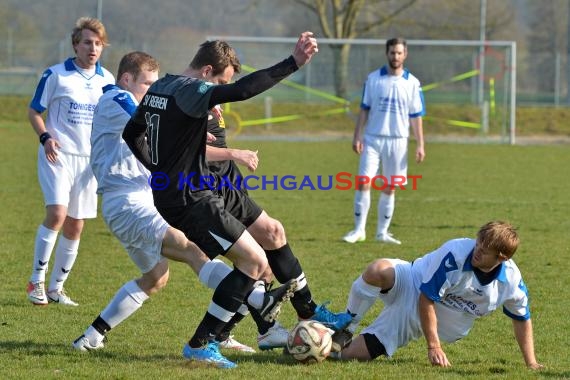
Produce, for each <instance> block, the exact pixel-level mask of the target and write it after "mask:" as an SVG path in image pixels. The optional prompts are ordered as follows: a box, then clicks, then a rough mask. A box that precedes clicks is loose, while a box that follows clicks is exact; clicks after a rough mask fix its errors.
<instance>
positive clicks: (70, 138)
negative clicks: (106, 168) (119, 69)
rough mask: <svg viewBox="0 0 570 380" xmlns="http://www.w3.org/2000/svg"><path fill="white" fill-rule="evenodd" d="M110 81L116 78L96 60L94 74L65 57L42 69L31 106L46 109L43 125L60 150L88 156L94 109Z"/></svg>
mask: <svg viewBox="0 0 570 380" xmlns="http://www.w3.org/2000/svg"><path fill="white" fill-rule="evenodd" d="M113 83H115V78H114V77H113V75H112V74H111V73H110V72H109V71H107V70H106V69H105V68H103V67H102V66H101V65H100V64H99V62H97V64H96V66H95V74H93V75H92V76H87V75H86V74H85V73H84V72H82V71H80V70H78V69H77V67H76V66H75V64H74V63H73V58H68V59H67V60H66V61H65V62H63V63H59V64H57V65H54V66H51V67H50V68H48V69H47V70H46V71H44V73H43V75H42V77H41V79H40V81H39V83H38V86H37V87H36V91H35V94H34V97H33V98H32V101H31V103H30V107H31V108H33V109H34V110H36V111H38V112H39V113H42V112H44V111H45V110H46V109H47V110H48V114H47V117H46V122H45V125H46V129H47V131H48V132H49V133H50V134H51V136H52V137H53V138H55V139H56V140H58V141H59V143H60V145H61V148H60V149H61V151H62V152H65V153H70V154H76V155H80V156H89V154H90V151H91V147H90V144H89V137H90V135H91V122H92V120H93V111H94V110H95V106H96V105H97V101H98V100H99V97H100V96H101V94H102V93H103V92H102V90H101V89H102V88H103V87H104V86H106V85H108V84H113Z"/></svg>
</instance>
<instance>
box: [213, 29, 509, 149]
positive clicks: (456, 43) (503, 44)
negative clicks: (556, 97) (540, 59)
mask: <svg viewBox="0 0 570 380" xmlns="http://www.w3.org/2000/svg"><path fill="white" fill-rule="evenodd" d="M207 39H208V40H217V39H220V40H224V41H228V42H230V43H231V42H250V43H252V42H253V43H290V44H295V43H296V42H297V40H298V38H290V37H253V36H249V37H248V36H216V35H213V36H207ZM318 41H319V43H321V44H330V45H334V44H336V45H340V44H351V45H380V46H385V44H386V40H385V39H331V38H319V40H318ZM407 43H408V45H409V46H450V47H461V46H468V47H476V48H479V52H480V53H482V52H484V51H485V48H486V47H500V48H506V49H507V51H508V52H509V62H510V65H509V67H507V68H506V70H508V71H509V74H510V75H509V84H508V85H509V121H508V143H509V144H511V145H514V144H515V143H516V104H517V102H516V88H517V64H516V62H517V60H516V59H517V44H516V41H478V40H407ZM479 56H480V57H482V54H480V55H479ZM478 63H479V68H478V70H479V74H478V80H479V86H480V88H479V91H482V90H481V89H482V86H483V81H484V77H485V67H484V59H480V61H479V62H478ZM486 113H487V111H486V110H485V105H484V103H482V104H481V115H482V120H484V119H485V115H486Z"/></svg>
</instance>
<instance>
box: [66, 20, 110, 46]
mask: <svg viewBox="0 0 570 380" xmlns="http://www.w3.org/2000/svg"><path fill="white" fill-rule="evenodd" d="M83 29H89V30H90V31H92V32H93V33H95V34H96V35H97V36H99V38H100V39H101V42H102V43H103V47H106V46H109V39H108V37H107V31H106V30H105V26H104V25H103V23H102V22H101V21H100V20H99V19H96V18H91V17H80V18H79V19H78V20H77V21H76V22H75V28H73V31H72V32H71V44H72V45H73V46H75V45H77V44H78V43H79V42H80V41H81V32H82V31H83Z"/></svg>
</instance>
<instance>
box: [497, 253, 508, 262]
mask: <svg viewBox="0 0 570 380" xmlns="http://www.w3.org/2000/svg"><path fill="white" fill-rule="evenodd" d="M498 257H499V260H500V261H501V262H503V261H507V260H508V259H509V258H508V256H507V255H505V254H504V253H502V252H499V255H498Z"/></svg>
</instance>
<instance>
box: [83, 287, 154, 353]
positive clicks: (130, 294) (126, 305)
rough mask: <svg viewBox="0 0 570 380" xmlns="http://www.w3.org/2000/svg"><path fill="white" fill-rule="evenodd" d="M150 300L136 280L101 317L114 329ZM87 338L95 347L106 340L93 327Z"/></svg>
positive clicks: (123, 290) (112, 302)
mask: <svg viewBox="0 0 570 380" xmlns="http://www.w3.org/2000/svg"><path fill="white" fill-rule="evenodd" d="M148 298H149V296H148V295H147V294H146V293H145V292H144V291H143V290H142V289H141V288H140V287H139V286H138V285H137V282H136V280H131V281H129V282H127V283H126V284H125V285H123V286H122V287H121V289H119V291H118V292H117V294H115V297H113V299H112V300H111V302H109V304H108V305H107V307H105V309H104V310H103V311H102V312H101V314H100V315H99V316H100V317H101V319H103V320H104V321H105V322H106V323H107V324H108V325H109V328H111V329H112V328H114V327H116V326H117V325H118V324H119V323H121V322H123V321H124V320H125V319H127V318H128V317H130V316H131V315H133V314H134V312H135V311H137V310H138V309H140V307H141V306H142V305H143V302H144V301H146V300H147V299H148ZM85 337H86V338H87V339H88V340H89V342H90V343H91V344H92V345H94V346H96V345H98V344H99V343H101V342H102V341H103V338H104V336H103V335H102V334H100V333H99V332H98V331H97V330H96V329H95V327H93V325H91V326H89V327H88V328H87V330H86V331H85Z"/></svg>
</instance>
